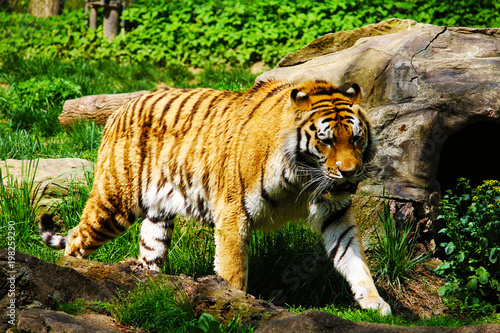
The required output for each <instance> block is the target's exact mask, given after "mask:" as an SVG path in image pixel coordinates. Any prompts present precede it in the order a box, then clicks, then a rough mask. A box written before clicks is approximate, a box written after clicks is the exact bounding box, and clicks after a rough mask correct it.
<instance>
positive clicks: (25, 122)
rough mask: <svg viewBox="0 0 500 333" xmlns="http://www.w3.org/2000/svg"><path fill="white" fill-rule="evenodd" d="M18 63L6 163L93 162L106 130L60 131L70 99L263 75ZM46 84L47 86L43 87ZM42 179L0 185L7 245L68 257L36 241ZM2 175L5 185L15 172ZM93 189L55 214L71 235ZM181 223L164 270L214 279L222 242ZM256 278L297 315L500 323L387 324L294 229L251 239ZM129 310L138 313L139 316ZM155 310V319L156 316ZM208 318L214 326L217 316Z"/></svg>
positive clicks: (134, 233)
mask: <svg viewBox="0 0 500 333" xmlns="http://www.w3.org/2000/svg"><path fill="white" fill-rule="evenodd" d="M10 57H11V58H9V59H7V60H4V61H3V63H2V64H1V66H0V73H2V74H1V76H0V158H1V159H8V158H15V159H23V160H31V159H36V158H41V157H82V158H86V159H89V160H92V161H93V160H95V158H96V155H97V149H98V146H99V142H100V137H101V133H102V127H100V126H96V125H95V124H93V123H89V122H82V123H79V124H76V125H75V126H74V127H73V128H72V129H70V130H68V131H64V130H63V129H62V128H60V127H58V123H57V120H56V118H57V115H58V113H60V111H61V109H62V103H63V102H64V99H65V98H74V97H79V96H84V95H89V94H99V93H120V92H130V91H137V90H143V89H145V90H152V89H155V87H157V85H158V84H159V83H164V84H168V85H170V86H177V87H195V86H205V87H213V88H219V89H232V90H240V89H245V88H248V87H250V86H251V85H252V84H253V81H254V78H255V75H252V74H250V73H249V71H248V70H245V69H227V70H226V69H217V68H206V69H205V70H204V71H202V72H201V73H198V74H192V73H191V72H190V71H189V70H188V69H186V68H184V67H181V66H177V67H173V68H156V67H154V66H148V65H131V66H116V65H115V64H113V63H109V62H91V63H86V62H74V63H66V62H61V61H58V60H53V59H52V60H47V59H42V58H35V59H31V60H21V59H19V58H16V56H15V55H10ZM39 82H45V83H44V85H42V86H39V85H38V84H39ZM14 119H16V121H14ZM47 124H50V125H51V126H47ZM34 172H36V163H31V164H29V163H28V162H27V163H26V171H25V181H24V182H19V181H14V180H10V181H9V182H8V183H7V185H6V186H2V187H0V212H1V214H0V248H5V247H6V237H5V235H4V234H5V233H6V230H7V224H8V221H15V222H16V231H17V239H16V244H17V249H18V250H19V251H22V252H25V253H29V254H32V255H35V256H37V257H39V258H41V259H43V260H46V261H51V262H54V261H55V260H56V259H57V257H58V256H59V255H60V253H58V252H56V251H54V250H51V249H48V248H47V247H46V246H45V245H44V244H43V243H42V241H41V239H40V237H39V236H38V227H37V223H36V221H35V215H36V208H37V203H36V202H33V199H32V197H30V195H29V193H30V192H31V191H32V190H33V186H34V185H33V182H32V179H33V174H34ZM1 176H2V178H5V177H6V176H7V175H1ZM91 184H92V172H91V171H89V173H88V179H87V182H86V183H84V184H76V183H75V184H73V186H71V187H70V191H71V193H70V195H68V196H66V197H65V199H64V200H63V201H62V202H61V203H60V204H59V205H58V206H57V207H56V210H57V211H58V212H59V214H60V216H61V218H62V220H63V221H64V223H60V227H61V228H62V231H63V232H64V231H65V230H67V229H69V228H71V227H73V226H75V225H76V224H77V223H78V221H79V216H80V214H81V211H82V209H83V206H84V204H85V202H86V200H87V198H88V195H89V190H90V186H91ZM177 222H178V225H179V226H180V227H178V228H176V230H175V233H174V237H173V241H172V248H171V251H170V254H169V259H168V261H167V263H166V264H165V267H164V271H165V273H168V274H180V273H183V274H186V275H190V276H194V277H198V276H202V275H206V274H213V266H212V261H213V255H214V243H213V235H212V231H211V230H210V228H207V227H204V226H201V225H198V224H197V223H196V222H194V221H190V220H185V219H183V218H179V219H178V221H177ZM138 234H139V223H136V224H135V225H134V226H133V227H132V228H131V230H130V231H129V232H127V233H125V234H124V235H123V236H121V237H119V238H118V239H116V240H114V241H112V242H110V243H108V244H106V245H104V246H102V247H101V248H100V249H99V250H98V251H96V253H94V254H93V255H92V256H91V258H90V259H93V260H98V261H103V262H117V261H120V260H123V259H124V258H126V257H130V256H132V257H137V255H138V251H139V250H138ZM406 274H407V276H408V278H410V279H411V275H412V274H414V273H412V271H410V272H408V273H406ZM381 278H383V277H381ZM249 281H250V285H249V292H250V293H251V294H254V295H256V296H259V297H261V298H263V299H268V300H273V301H274V302H275V303H276V304H278V305H283V306H288V307H290V308H291V309H292V310H293V311H297V312H299V311H303V310H304V309H306V308H310V307H316V308H319V309H320V310H322V311H327V312H331V313H333V314H336V315H339V316H341V317H344V318H347V319H350V320H355V321H368V322H380V323H387V324H397V325H445V326H460V325H464V324H475V323H482V322H497V323H498V322H500V318H499V317H498V316H496V317H486V318H481V319H478V320H474V321H473V320H471V319H456V318H454V317H449V316H441V317H437V318H433V319H430V320H420V319H415V318H410V317H402V316H393V317H389V318H383V317H380V316H378V315H377V314H375V313H371V312H366V311H359V310H358V309H357V308H356V306H355V304H354V302H353V301H352V294H351V292H350V290H349V287H348V286H347V284H346V282H345V281H344V280H343V279H342V278H341V277H339V276H338V274H337V273H336V272H335V270H334V269H333V267H332V265H331V263H330V262H329V261H328V260H327V259H326V255H325V252H324V249H323V246H322V241H321V239H320V237H318V236H317V235H314V234H313V233H312V232H310V231H309V230H307V229H304V228H303V227H301V226H299V225H294V224H290V225H288V226H286V227H285V228H283V229H282V230H280V231H278V232H276V233H273V234H265V233H261V232H256V233H254V234H253V236H252V240H251V252H250V276H249ZM130 297H135V296H130ZM122 303H123V302H122ZM148 304H157V302H156V303H155V302H152V303H148ZM148 307H154V306H153V305H146V309H149V308H148ZM174 308H175V306H174ZM124 311H129V312H132V313H133V312H134V311H139V310H137V309H128V310H127V309H125V310H124ZM148 311H149V312H152V313H155V312H153V310H151V309H150V310H148ZM120 316H125V315H124V314H121V315H120ZM190 320H191V319H190ZM192 320H194V319H193V318H192ZM205 320H207V322H210V319H205ZM198 324H199V323H195V325H198ZM200 325H201V324H200ZM208 325H209V324H208ZM221 330H222V328H221ZM152 331H154V329H152ZM235 331H238V329H235Z"/></svg>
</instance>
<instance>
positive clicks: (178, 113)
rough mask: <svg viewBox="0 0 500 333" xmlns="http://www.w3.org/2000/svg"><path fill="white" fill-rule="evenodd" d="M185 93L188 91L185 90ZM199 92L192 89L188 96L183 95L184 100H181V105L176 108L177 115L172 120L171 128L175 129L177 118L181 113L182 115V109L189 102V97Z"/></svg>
mask: <svg viewBox="0 0 500 333" xmlns="http://www.w3.org/2000/svg"><path fill="white" fill-rule="evenodd" d="M186 91H190V90H186ZM199 92H200V91H199V90H198V89H193V90H191V93H190V94H188V95H187V96H186V95H184V94H183V97H184V96H185V97H186V98H184V99H183V100H182V102H181V104H180V105H179V107H178V108H177V113H176V114H175V119H174V122H173V124H172V127H175V126H176V125H177V122H178V121H179V117H180V116H181V113H182V109H183V108H184V105H185V104H186V102H187V101H188V100H190V99H191V97H193V96H194V95H196V94H197V93H199Z"/></svg>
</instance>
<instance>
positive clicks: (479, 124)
mask: <svg viewBox="0 0 500 333" xmlns="http://www.w3.org/2000/svg"><path fill="white" fill-rule="evenodd" d="M499 78H500V30H499V29H474V28H459V27H440V26H433V25H425V24H419V23H417V22H414V21H411V20H397V19H393V20H388V21H384V22H381V23H378V24H375V25H370V26H366V27H363V28H360V29H356V30H353V31H349V32H339V33H336V34H329V35H326V36H323V37H321V38H319V39H317V40H315V41H313V42H311V43H310V44H309V45H307V46H305V47H304V48H303V49H301V50H299V51H297V52H294V53H291V54H289V55H287V56H286V57H285V58H284V59H283V60H282V61H280V63H279V65H278V67H277V68H275V69H273V70H271V71H268V72H266V73H264V74H262V75H261V76H259V77H258V78H257V81H261V80H268V79H282V80H288V81H292V82H302V81H306V80H312V79H324V80H328V81H330V82H332V83H333V84H336V85H338V86H343V85H346V84H351V83H358V84H359V85H360V86H361V88H362V91H363V93H364V101H363V103H364V106H365V108H366V109H367V110H368V113H369V118H370V119H371V122H372V124H373V126H374V129H375V130H376V132H377V133H378V138H379V151H378V154H377V156H376V158H375V161H374V163H373V164H374V165H375V166H376V170H375V171H374V173H373V176H372V178H371V179H369V180H367V181H365V182H363V183H362V184H361V186H360V187H359V189H358V192H357V195H358V199H357V201H356V202H357V205H358V206H360V207H364V208H370V207H371V208H374V207H375V206H374V204H376V203H377V202H378V200H377V199H378V198H380V197H382V195H383V193H384V191H385V196H386V197H387V198H389V199H392V201H393V202H392V204H393V211H394V213H395V214H396V216H399V217H400V218H401V219H416V220H417V221H419V222H420V223H422V224H423V226H424V229H426V230H427V231H430V233H429V234H430V235H435V232H436V231H438V230H439V229H440V226H438V225H436V223H434V222H435V220H436V217H437V215H438V212H439V209H438V204H439V202H440V199H441V198H442V196H443V191H444V190H445V189H449V188H453V187H454V184H455V183H456V180H457V178H459V177H466V178H470V179H472V181H473V185H475V184H478V183H479V182H480V181H481V180H482V179H495V178H496V179H498V178H500V169H499V168H498V167H497V166H496V161H495V151H494V148H492V147H494V146H495V144H496V143H498V142H499V141H500V123H499V117H500V80H499ZM368 210H371V211H373V209H368ZM363 214H365V215H366V214H367V213H366V212H365V213H363ZM374 215H375V218H376V214H374ZM358 217H359V216H358ZM361 218H364V219H366V218H370V217H369V216H368V217H367V216H361ZM371 218H374V217H373V214H372V215H371ZM421 230H422V229H421ZM431 238H432V237H431Z"/></svg>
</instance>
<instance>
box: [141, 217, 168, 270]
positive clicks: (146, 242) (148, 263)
mask: <svg viewBox="0 0 500 333" xmlns="http://www.w3.org/2000/svg"><path fill="white" fill-rule="evenodd" d="M174 218H175V216H170V217H146V218H145V219H144V221H142V226H141V236H140V250H139V260H140V261H141V262H142V263H143V265H144V266H145V268H148V269H151V270H154V271H158V272H159V271H160V268H161V267H162V266H163V264H164V263H165V259H166V258H167V254H168V249H169V248H170V243H171V240H172V234H173V231H174Z"/></svg>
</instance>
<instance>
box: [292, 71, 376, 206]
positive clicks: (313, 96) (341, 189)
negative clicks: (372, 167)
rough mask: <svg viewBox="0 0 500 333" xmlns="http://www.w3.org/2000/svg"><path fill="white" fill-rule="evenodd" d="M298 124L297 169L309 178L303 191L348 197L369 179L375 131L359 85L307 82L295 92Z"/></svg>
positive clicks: (333, 197) (294, 98)
mask: <svg viewBox="0 0 500 333" xmlns="http://www.w3.org/2000/svg"><path fill="white" fill-rule="evenodd" d="M290 99H291V104H292V107H293V109H294V110H295V114H296V117H297V118H296V119H297V122H298V129H297V136H298V138H297V143H296V144H297V146H296V156H297V164H298V169H299V170H300V171H301V172H302V174H306V175H307V176H308V181H307V183H305V185H304V187H305V189H306V188H308V189H311V190H312V191H313V195H314V197H318V196H320V195H322V196H326V197H328V198H331V199H342V198H347V197H348V195H349V194H350V193H354V192H355V191H356V188H357V184H358V183H359V182H360V181H361V180H363V179H365V178H366V165H367V163H368V162H370V161H371V159H372V158H373V156H374V151H375V147H374V146H375V145H374V143H373V140H374V139H373V137H372V130H371V127H370V124H369V122H368V120H367V119H366V117H365V115H364V112H363V110H362V109H361V107H360V105H359V103H360V99H361V89H360V87H359V86H358V85H357V84H353V85H352V86H351V87H350V88H349V89H348V90H347V91H342V90H341V89H339V88H337V87H336V86H334V85H332V84H330V83H327V82H325V81H315V82H310V83H305V84H303V85H301V86H299V87H297V88H295V89H293V90H292V91H291V95H290Z"/></svg>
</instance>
